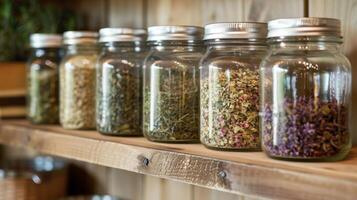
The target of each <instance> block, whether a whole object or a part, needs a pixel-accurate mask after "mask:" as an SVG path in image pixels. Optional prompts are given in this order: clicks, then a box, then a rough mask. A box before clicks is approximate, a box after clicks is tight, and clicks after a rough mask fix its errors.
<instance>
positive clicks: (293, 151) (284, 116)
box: [262, 97, 350, 159]
mask: <svg viewBox="0 0 357 200" xmlns="http://www.w3.org/2000/svg"><path fill="white" fill-rule="evenodd" d="M281 106H282V108H276V110H278V111H279V112H276V111H274V110H273V108H272V107H271V106H270V105H265V106H264V110H263V112H262V130H263V132H262V139H263V148H264V150H265V151H266V152H267V153H268V155H270V156H273V157H282V158H301V159H319V158H329V157H332V156H336V155H339V154H345V151H348V149H349V145H350V144H349V143H350V138H349V132H348V110H347V107H346V106H345V105H342V104H340V103H339V102H337V100H336V99H332V100H329V101H322V100H321V99H317V98H312V97H311V98H306V97H299V98H297V99H295V100H293V99H290V98H286V99H285V101H284V103H283V105H281Z"/></svg>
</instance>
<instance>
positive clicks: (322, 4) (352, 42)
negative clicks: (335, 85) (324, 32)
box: [309, 0, 357, 144]
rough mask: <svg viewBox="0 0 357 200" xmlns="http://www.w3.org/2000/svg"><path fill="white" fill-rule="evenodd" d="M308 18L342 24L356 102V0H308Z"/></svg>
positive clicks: (354, 128) (355, 126) (354, 115)
mask: <svg viewBox="0 0 357 200" xmlns="http://www.w3.org/2000/svg"><path fill="white" fill-rule="evenodd" d="M309 16H311V17H333V18H338V19H340V20H341V22H342V32H343V38H344V45H343V51H344V52H345V54H346V55H347V57H348V58H349V60H350V62H351V64H352V101H353V103H354V105H356V104H355V103H356V102H357V0H343V1H335V0H310V1H309ZM352 109H353V110H352V118H353V119H356V118H357V106H353V107H352ZM352 133H354V137H353V138H354V144H357V135H356V133H357V124H356V123H352Z"/></svg>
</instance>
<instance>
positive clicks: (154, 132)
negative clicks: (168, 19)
mask: <svg viewBox="0 0 357 200" xmlns="http://www.w3.org/2000/svg"><path fill="white" fill-rule="evenodd" d="M202 36H203V28H201V27H192V26H154V27H150V28H149V37H148V40H149V45H150V47H151V50H150V53H149V55H148V56H147V57H146V60H145V65H144V66H145V68H144V97H143V98H144V108H143V110H144V112H143V113H144V119H143V123H144V124H143V125H144V126H143V127H144V135H145V137H146V138H148V139H149V140H151V141H156V142H198V141H199V61H200V59H201V57H202V55H203V51H204V49H203V44H202Z"/></svg>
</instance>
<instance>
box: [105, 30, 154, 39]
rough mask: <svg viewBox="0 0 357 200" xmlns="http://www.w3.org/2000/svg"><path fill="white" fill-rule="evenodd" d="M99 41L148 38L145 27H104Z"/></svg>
mask: <svg viewBox="0 0 357 200" xmlns="http://www.w3.org/2000/svg"><path fill="white" fill-rule="evenodd" d="M99 34H100V39H99V42H139V41H144V40H145V39H146V36H147V34H146V30H145V29H132V28H102V29H100V31H99Z"/></svg>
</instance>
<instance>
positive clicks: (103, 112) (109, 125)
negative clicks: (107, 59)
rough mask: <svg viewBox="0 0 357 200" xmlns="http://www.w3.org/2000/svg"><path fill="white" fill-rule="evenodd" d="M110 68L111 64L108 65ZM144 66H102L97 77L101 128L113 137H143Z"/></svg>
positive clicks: (98, 119) (99, 128)
mask: <svg viewBox="0 0 357 200" xmlns="http://www.w3.org/2000/svg"><path fill="white" fill-rule="evenodd" d="M106 65H107V64H106ZM141 72H142V70H141V65H140V66H136V65H135V64H134V63H129V64H128V63H126V64H122V65H118V66H113V65H110V66H102V69H99V70H98V74H97V83H98V84H99V85H98V90H97V92H98V93H97V129H98V131H99V132H101V133H104V134H110V135H142V129H141V122H142V119H141V116H142V91H141V88H142V87H141V83H142V81H141V79H142V75H141Z"/></svg>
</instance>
